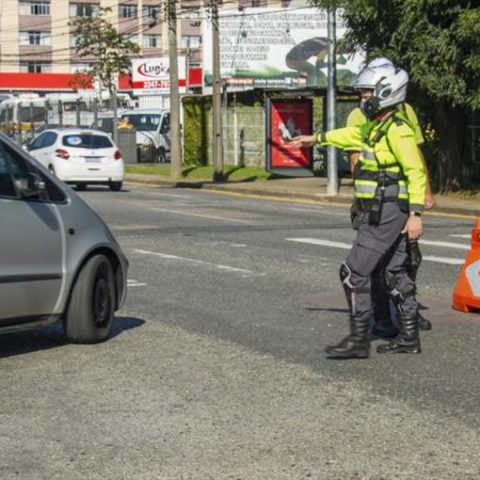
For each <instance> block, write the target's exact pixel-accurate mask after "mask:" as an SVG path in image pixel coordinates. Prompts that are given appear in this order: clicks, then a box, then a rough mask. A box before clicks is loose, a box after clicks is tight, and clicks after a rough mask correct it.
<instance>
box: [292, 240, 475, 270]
mask: <svg viewBox="0 0 480 480" xmlns="http://www.w3.org/2000/svg"><path fill="white" fill-rule="evenodd" d="M285 240H288V241H289V242H299V243H308V244H310V245H321V246H324V247H334V248H341V249H344V250H350V249H351V248H352V245H351V244H349V243H343V242H332V241H331V240H321V239H319V238H286V239H285ZM422 258H423V260H427V261H429V262H435V263H446V264H447V265H463V263H464V261H465V260H462V259H460V258H452V257H437V256H435V255H423V257H422Z"/></svg>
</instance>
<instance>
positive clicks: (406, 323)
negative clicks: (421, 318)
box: [377, 316, 422, 353]
mask: <svg viewBox="0 0 480 480" xmlns="http://www.w3.org/2000/svg"><path fill="white" fill-rule="evenodd" d="M399 321H400V333H399V334H398V335H397V336H396V337H395V338H394V339H393V340H391V341H390V342H389V343H386V344H384V345H379V346H378V347H377V352H378V353H420V352H421V351H422V349H421V347H420V337H419V336H418V318H417V316H415V317H411V318H407V317H400V318H399Z"/></svg>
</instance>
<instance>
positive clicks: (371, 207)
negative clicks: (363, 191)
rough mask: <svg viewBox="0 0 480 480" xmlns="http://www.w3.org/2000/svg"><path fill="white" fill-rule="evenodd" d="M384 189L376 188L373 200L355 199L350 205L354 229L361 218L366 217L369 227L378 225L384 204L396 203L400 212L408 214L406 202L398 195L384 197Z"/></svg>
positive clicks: (360, 221)
mask: <svg viewBox="0 0 480 480" xmlns="http://www.w3.org/2000/svg"><path fill="white" fill-rule="evenodd" d="M384 192H385V189H384V188H381V187H378V188H377V191H376V193H375V196H374V197H373V198H356V199H355V201H354V204H353V205H352V210H351V216H352V224H353V226H354V228H358V227H359V225H360V223H362V221H363V218H365V217H366V216H368V223H369V224H370V225H379V224H380V220H381V216H382V207H383V204H384V203H397V204H398V206H399V207H400V210H401V211H402V212H405V213H408V201H407V200H403V199H399V198H398V195H385V194H384Z"/></svg>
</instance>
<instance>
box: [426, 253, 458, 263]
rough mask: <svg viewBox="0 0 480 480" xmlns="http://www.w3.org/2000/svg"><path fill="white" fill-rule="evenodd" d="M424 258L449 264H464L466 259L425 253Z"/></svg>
mask: <svg viewBox="0 0 480 480" xmlns="http://www.w3.org/2000/svg"><path fill="white" fill-rule="evenodd" d="M422 260H428V261H429V262H436V263H447V264H449V265H463V264H464V262H465V259H463V260H462V259H460V258H451V257H436V256H435V255H423V256H422Z"/></svg>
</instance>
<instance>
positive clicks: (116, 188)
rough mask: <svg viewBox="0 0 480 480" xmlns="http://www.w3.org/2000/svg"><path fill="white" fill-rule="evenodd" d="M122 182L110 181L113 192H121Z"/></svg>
mask: <svg viewBox="0 0 480 480" xmlns="http://www.w3.org/2000/svg"><path fill="white" fill-rule="evenodd" d="M122 185H123V183H122V182H110V184H109V187H110V190H111V191H112V192H119V191H120V190H121V189H122Z"/></svg>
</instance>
